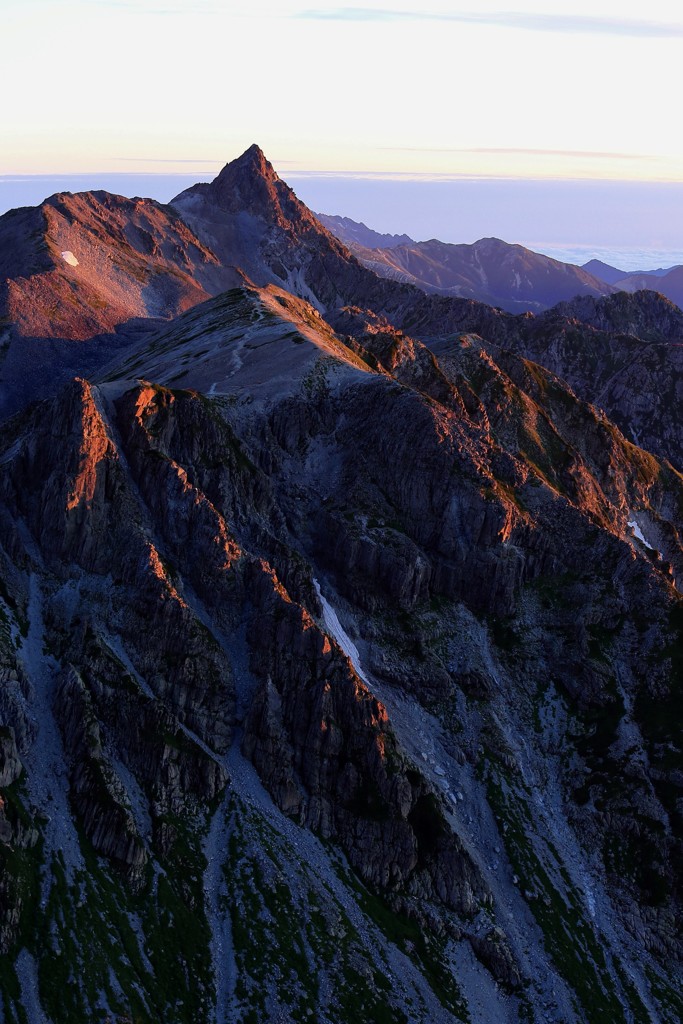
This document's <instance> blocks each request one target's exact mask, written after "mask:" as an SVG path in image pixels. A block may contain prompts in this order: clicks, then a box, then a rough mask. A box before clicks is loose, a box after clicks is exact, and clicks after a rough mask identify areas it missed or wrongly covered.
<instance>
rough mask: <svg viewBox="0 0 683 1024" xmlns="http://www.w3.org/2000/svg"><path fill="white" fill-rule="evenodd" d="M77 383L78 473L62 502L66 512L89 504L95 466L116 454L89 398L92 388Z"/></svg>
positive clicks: (84, 383) (91, 396) (90, 502)
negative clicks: (79, 423) (80, 408)
mask: <svg viewBox="0 0 683 1024" xmlns="http://www.w3.org/2000/svg"><path fill="white" fill-rule="evenodd" d="M77 381H78V383H79V384H80V386H81V402H82V413H81V431H82V439H81V444H80V449H79V453H78V454H79V466H78V472H77V473H76V476H75V478H74V482H73V486H72V488H71V490H70V491H69V496H68V498H67V502H66V508H67V512H70V511H71V510H72V509H75V508H78V507H79V506H80V505H82V504H84V505H85V507H86V508H90V507H91V506H92V502H93V498H94V496H95V491H96V489H97V481H98V467H99V466H100V465H101V463H102V462H103V461H104V460H105V459H107V458H116V453H115V451H114V447H113V445H112V443H111V440H110V438H109V436H108V434H107V429H106V427H105V425H104V421H103V420H102V417H101V416H100V413H99V410H98V408H97V405H96V403H95V399H94V397H93V393H92V388H91V387H90V384H89V383H88V382H87V381H86V380H82V379H80V378H77Z"/></svg>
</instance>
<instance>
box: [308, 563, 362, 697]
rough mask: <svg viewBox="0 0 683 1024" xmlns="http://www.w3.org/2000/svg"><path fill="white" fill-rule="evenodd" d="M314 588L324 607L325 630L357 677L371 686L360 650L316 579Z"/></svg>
mask: <svg viewBox="0 0 683 1024" xmlns="http://www.w3.org/2000/svg"><path fill="white" fill-rule="evenodd" d="M313 586H314V587H315V592H316V594H317V595H318V597H319V598H320V603H321V605H322V606H323V622H324V623H325V629H326V630H327V632H328V633H329V634H330V636H331V637H333V639H334V640H336V641H337V643H338V644H339V646H340V647H341V649H342V651H343V652H344V654H345V655H346V657H347V658H348V659H349V661H350V662H351V664H352V665H353V668H354V669H355V672H356V675H357V676H358V677H359V679H362V680H363V682H364V683H365V685H366V686H369V685H370V682H369V680H368V677H367V676H366V675H365V673H364V672H363V669H362V667H361V663H360V655H359V653H358V648H357V647H356V645H355V644H354V642H353V640H352V639H351V637H350V636H349V635H348V633H347V632H346V630H345V629H344V627H343V626H342V624H341V622H340V621H339V617H338V615H337V613H336V611H335V610H334V608H333V607H332V605H331V604H330V603H329V601H327V600H326V599H325V598H324V597H323V595H322V593H321V592H320V584H319V583H318V581H317V580H316V579H314V580H313Z"/></svg>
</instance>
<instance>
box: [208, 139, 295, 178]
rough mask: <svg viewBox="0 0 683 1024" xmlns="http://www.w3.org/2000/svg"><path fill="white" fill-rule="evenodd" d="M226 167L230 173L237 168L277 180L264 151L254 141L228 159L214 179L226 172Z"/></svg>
mask: <svg viewBox="0 0 683 1024" xmlns="http://www.w3.org/2000/svg"><path fill="white" fill-rule="evenodd" d="M228 168H230V169H231V173H232V174H234V173H235V172H236V171H238V170H240V171H248V172H249V173H252V174H256V175H260V176H261V177H264V178H269V179H271V180H275V181H278V180H279V179H278V176H277V174H276V172H275V169H274V167H273V165H272V164H271V163H270V161H269V160H267V159H266V155H265V153H264V152H263V150H262V149H261V147H260V146H258V145H257V144H256V143H255V142H254V143H253V145H251V146H249V149H245V151H244V153H242V155H241V156H238V157H235V159H234V160H230V161H229V162H228V163H227V164H226V165H225V167H224V168H223V170H222V171H221V172H220V174H219V175H218V178H217V179H216V181H217V180H218V179H219V178H220V177H221V176H222V175H223V174H225V173H226V171H227V170H228Z"/></svg>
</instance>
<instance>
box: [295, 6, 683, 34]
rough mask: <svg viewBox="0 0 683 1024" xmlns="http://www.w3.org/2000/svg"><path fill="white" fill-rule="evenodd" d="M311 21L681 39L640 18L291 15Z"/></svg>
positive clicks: (374, 12)
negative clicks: (438, 24) (448, 23)
mask: <svg viewBox="0 0 683 1024" xmlns="http://www.w3.org/2000/svg"><path fill="white" fill-rule="evenodd" d="M293 17H295V18H301V19H306V20H312V21H452V22H459V23H461V24H467V25H498V26H502V27H503V28H516V29H523V30H526V31H531V32H581V33H591V34H594V33H598V34H601V35H619V36H637V37H639V38H642V37H644V36H649V37H652V38H656V39H661V38H671V37H672V36H675V37H683V24H682V23H681V22H674V21H669V22H663V21H647V20H645V19H641V18H593V17H591V16H590V15H581V14H536V13H533V12H528V13H527V12H508V11H489V12H477V11H417V10H415V11H391V10H381V9H379V8H373V7H336V8H333V9H331V10H324V9H319V8H312V9H309V10H304V11H299V12H297V13H296V14H294V15H293Z"/></svg>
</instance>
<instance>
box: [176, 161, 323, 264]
mask: <svg viewBox="0 0 683 1024" xmlns="http://www.w3.org/2000/svg"><path fill="white" fill-rule="evenodd" d="M196 197H201V199H203V200H204V202H205V203H207V204H208V205H209V206H213V207H217V208H218V209H219V210H221V211H223V212H224V213H228V214H240V213H250V214H252V215H253V216H255V217H258V218H260V219H261V220H264V221H266V223H268V224H271V225H272V224H274V225H277V226H278V227H279V228H282V229H284V230H285V231H287V232H288V233H293V234H296V235H297V236H301V235H302V234H303V235H306V234H311V233H313V234H316V235H323V236H325V237H326V238H327V239H328V240H332V238H333V236H332V235H330V234H329V232H328V231H327V229H326V228H324V227H323V226H322V224H320V222H319V221H318V220H317V219H316V217H315V216H314V214H313V213H311V211H310V210H309V209H308V207H307V206H305V205H304V203H302V202H301V201H300V200H299V199H298V198H297V196H296V195H295V193H294V192H293V191H292V189H291V188H290V187H289V185H287V184H286V183H285V182H284V181H282V179H281V178H279V177H278V175H277V172H276V171H275V169H274V167H273V165H272V164H271V163H270V161H269V160H268V159H267V158H266V156H265V154H264V153H263V151H262V150H261V149H260V147H259V146H257V145H256V144H254V145H253V146H250V147H249V149H247V150H246V151H245V152H244V153H242V155H241V156H238V157H237V158H236V159H235V160H231V161H230V162H229V163H227V164H226V165H225V167H224V168H223V170H222V171H221V172H220V174H219V175H218V177H216V178H214V180H213V181H211V182H209V183H208V184H204V183H199V184H197V185H193V186H192V187H191V188H189V189H186V190H185V191H184V192H181V193H180V195H179V196H176V198H175V199H173V200H171V202H172V205H174V206H176V207H177V208H178V209H179V210H180V212H181V214H183V215H185V214H186V213H187V212H188V209H189V210H192V211H193V212H195V206H194V202H195V200H196ZM188 204H189V207H188ZM332 244H333V245H334V246H335V247H336V246H337V245H338V243H337V241H336V239H334V241H333V242H332Z"/></svg>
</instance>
